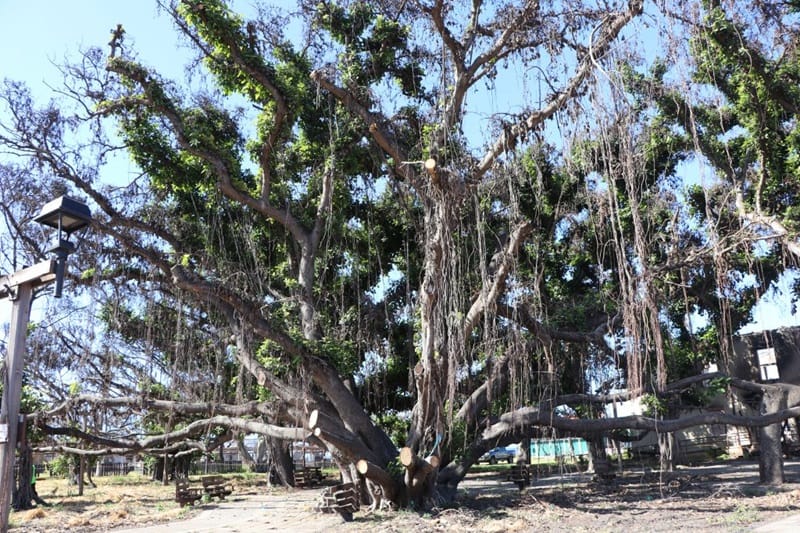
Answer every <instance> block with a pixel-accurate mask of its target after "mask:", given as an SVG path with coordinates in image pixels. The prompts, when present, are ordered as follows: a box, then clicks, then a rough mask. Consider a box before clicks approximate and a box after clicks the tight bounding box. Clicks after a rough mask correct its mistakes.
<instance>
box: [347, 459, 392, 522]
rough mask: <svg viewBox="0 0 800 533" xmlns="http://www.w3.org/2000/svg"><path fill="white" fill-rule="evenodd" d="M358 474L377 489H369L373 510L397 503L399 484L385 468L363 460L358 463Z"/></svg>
mask: <svg viewBox="0 0 800 533" xmlns="http://www.w3.org/2000/svg"><path fill="white" fill-rule="evenodd" d="M356 470H358V473H359V474H361V475H362V476H364V477H365V478H366V479H368V480H369V481H371V482H372V483H373V484H374V485H377V487H374V486H373V487H369V491H370V496H371V497H372V502H371V506H370V508H371V510H373V511H375V510H380V509H381V508H382V507H384V506H385V502H384V501H387V502H392V503H395V504H396V503H398V502H397V499H398V498H397V495H398V485H397V482H396V481H395V480H394V479H393V478H392V476H390V475H389V473H388V472H387V471H386V470H384V469H383V468H381V467H379V466H378V465H376V464H374V463H370V462H369V461H367V460H366V459H361V460H359V461H358V462H357V463H356Z"/></svg>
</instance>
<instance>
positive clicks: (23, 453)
mask: <svg viewBox="0 0 800 533" xmlns="http://www.w3.org/2000/svg"><path fill="white" fill-rule="evenodd" d="M17 464H18V466H19V471H18V474H17V483H16V484H15V485H14V490H13V496H12V504H11V506H12V507H13V508H14V509H16V510H17V511H19V510H22V509H30V508H31V507H33V500H34V493H33V489H32V487H31V480H32V477H33V453H32V452H31V448H30V447H29V446H27V445H23V447H22V449H21V450H20V453H19V455H18V456H17Z"/></svg>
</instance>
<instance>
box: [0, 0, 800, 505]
mask: <svg viewBox="0 0 800 533" xmlns="http://www.w3.org/2000/svg"><path fill="white" fill-rule="evenodd" d="M159 6H160V7H161V9H162V10H163V13H164V15H165V16H169V17H171V18H172V20H173V21H174V24H175V28H176V30H177V31H178V32H179V33H180V34H181V35H182V36H183V37H184V39H185V43H186V45H187V46H189V47H191V49H192V50H193V53H194V61H193V63H192V64H191V65H190V66H189V68H187V69H186V71H185V77H184V78H181V79H168V78H167V77H165V76H164V75H162V74H161V73H159V72H156V71H155V70H153V69H152V68H150V67H148V64H147V60H146V58H139V57H137V55H136V52H135V46H132V45H130V40H131V39H130V37H131V36H134V37H135V39H137V40H139V41H141V40H143V39H148V38H150V37H149V36H148V34H147V31H146V28H133V27H128V26H126V25H125V21H121V23H122V24H120V25H119V26H117V27H116V28H114V29H113V30H112V34H111V40H110V42H109V43H108V45H107V46H105V47H102V48H92V49H89V50H88V51H86V52H85V53H84V54H83V55H82V56H81V57H80V58H79V60H78V62H77V63H76V64H73V65H69V66H66V67H64V69H63V73H64V88H63V89H62V90H61V91H60V96H61V100H59V101H58V102H51V103H42V102H35V101H34V100H33V99H32V98H31V96H30V93H29V92H28V90H27V89H26V88H25V87H24V86H22V85H21V84H18V83H13V82H8V81H7V82H6V84H5V86H4V89H3V101H4V104H5V114H4V115H3V118H2V125H3V129H2V131H1V132H0V146H2V150H3V152H4V153H6V154H11V155H7V156H5V159H4V161H5V162H4V163H3V173H2V174H1V175H0V176H1V177H2V181H3V187H2V191H3V192H2V195H3V196H2V204H3V207H4V213H5V215H6V220H7V222H8V227H9V228H11V230H9V231H10V233H9V235H11V236H13V237H14V238H15V241H14V242H15V243H16V244H15V248H14V249H15V250H17V249H19V252H18V253H19V254H23V253H26V254H30V255H31V256H35V255H37V254H38V255H41V254H43V250H41V249H38V248H37V247H36V242H37V241H36V239H32V238H30V237H28V236H26V233H25V232H26V226H25V225H24V222H25V220H26V218H27V217H28V216H29V214H30V212H33V210H34V209H35V206H30V203H29V202H30V201H29V200H26V198H29V197H30V195H26V194H25V190H26V188H39V189H48V188H50V189H51V188H52V187H53V186H54V185H53V184H57V186H58V187H59V188H60V189H61V190H64V191H66V192H67V193H69V194H72V195H76V196H80V197H81V198H84V199H86V200H87V201H88V202H90V203H91V204H92V206H93V208H94V210H95V218H96V219H97V221H96V222H95V225H94V230H93V231H94V239H93V240H92V242H87V243H86V244H85V246H84V248H83V249H82V251H81V260H79V261H77V264H76V265H75V268H74V270H73V271H72V272H71V276H72V283H74V284H75V285H76V286H78V287H80V289H81V291H82V292H81V295H80V296H79V297H76V300H75V301H74V302H73V303H72V305H75V306H76V307H77V308H78V309H79V311H80V312H81V313H84V315H82V316H88V317H91V318H90V319H87V320H82V321H81V320H78V321H72V322H69V321H67V322H68V323H69V327H65V328H63V329H62V330H60V332H59V335H58V336H57V337H54V336H53V335H52V332H48V331H36V330H35V329H34V331H33V332H32V338H31V342H30V346H31V348H30V349H31V351H32V354H33V357H31V363H30V373H31V377H30V379H31V380H32V381H34V382H36V383H48V385H47V390H48V391H50V392H49V393H48V398H47V400H48V401H49V402H50V403H51V405H50V406H49V407H47V408H44V409H41V410H39V412H38V413H36V415H35V417H34V420H35V423H36V424H37V425H38V427H40V428H41V429H42V430H43V431H44V433H46V434H50V435H55V436H58V438H60V439H62V440H61V441H58V440H55V441H53V442H54V443H56V444H52V446H51V449H52V448H55V447H57V448H58V449H62V450H67V451H70V452H72V453H79V454H81V453H82V454H100V453H108V452H109V451H119V450H129V451H137V452H139V451H148V452H149V453H155V454H161V455H164V456H169V457H175V456H180V455H181V454H190V453H196V452H200V453H208V454H211V453H213V451H214V450H215V449H217V447H218V446H219V444H220V443H221V442H224V441H226V440H230V439H231V438H238V437H241V436H242V435H244V434H245V433H258V434H260V435H262V436H263V438H264V439H265V441H264V442H265V446H267V447H268V448H269V449H270V450H271V451H272V453H271V456H272V457H273V458H274V460H275V462H276V468H277V471H278V473H279V476H280V477H281V478H282V479H284V480H285V481H287V482H291V458H290V457H288V456H287V454H286V443H287V442H291V441H294V440H306V441H310V442H313V443H315V444H317V445H319V446H321V447H324V448H325V449H326V450H328V451H329V452H330V453H331V454H332V457H333V458H334V460H335V462H336V463H337V465H338V466H339V469H340V471H341V474H342V476H343V478H344V480H345V481H358V480H360V479H363V478H364V477H366V478H367V479H369V484H368V485H369V487H370V490H372V491H373V494H377V493H378V492H380V494H381V495H382V497H384V498H386V499H387V500H389V501H391V502H392V503H395V504H398V505H405V504H413V505H416V506H430V505H435V504H436V503H437V502H438V501H441V499H442V498H444V499H447V498H452V497H453V496H454V495H455V489H456V487H457V486H458V483H459V482H460V481H461V480H462V479H463V477H464V476H465V475H466V472H467V470H468V469H469V467H470V466H471V465H472V464H474V463H475V461H476V460H477V459H478V457H479V456H480V455H481V454H483V453H484V452H485V451H487V450H488V449H490V448H493V447H495V446H498V445H504V444H508V443H511V442H519V441H521V440H522V439H525V438H530V437H533V436H536V435H538V434H540V433H539V432H540V431H542V429H541V428H547V427H553V428H558V429H559V430H561V431H563V432H566V433H568V434H573V435H580V436H583V437H586V438H587V439H588V440H589V441H590V443H592V448H593V451H594V457H593V459H595V461H596V463H597V464H596V465H595V467H596V468H601V467H602V464H603V459H604V452H603V446H602V444H600V445H597V443H601V442H602V438H603V437H604V436H608V435H609V434H610V432H612V431H613V430H617V429H624V428H628V429H639V430H658V431H659V432H660V433H661V434H662V441H661V450H662V457H663V460H664V464H665V465H667V466H668V465H669V463H670V461H671V459H672V458H671V455H670V449H671V444H670V433H671V432H672V431H674V430H677V429H680V428H681V427H686V424H691V423H701V422H702V423H706V422H713V421H715V420H716V421H721V422H724V423H730V424H742V425H751V426H753V427H760V426H767V425H769V424H774V423H776V422H779V421H780V420H782V419H785V418H788V417H790V416H793V415H795V414H796V413H795V411H792V409H791V408H792V407H793V406H794V404H795V403H796V400H794V396H793V389H791V387H789V386H788V385H787V386H782V385H780V384H778V385H775V387H776V388H775V389H774V390H775V391H777V392H775V394H777V395H778V396H780V397H781V398H783V400H782V401H778V402H777V403H774V402H773V404H770V405H771V407H769V409H767V411H765V412H766V414H768V415H769V417H766V418H764V417H759V416H752V417H737V416H733V415H726V414H716V415H707V416H706V418H703V419H702V420H699V419H697V420H693V421H691V420H690V421H689V422H687V421H686V419H680V420H678V419H676V418H674V417H675V415H676V414H677V412H676V411H675V409H676V408H677V407H676V405H677V404H678V403H679V400H680V398H681V395H682V394H684V393H686V391H688V390H690V389H693V388H698V387H700V388H702V387H703V386H704V384H707V383H708V381H707V379H705V378H702V377H700V378H694V377H693V376H696V375H697V374H699V373H701V372H702V370H703V368H704V367H705V365H706V364H707V363H710V362H716V363H718V364H719V368H720V369H722V371H723V372H724V371H725V370H726V369H728V368H730V366H729V365H730V364H731V358H732V357H733V351H732V347H731V346H732V344H731V343H732V339H733V336H734V335H735V334H736V332H737V331H738V329H739V328H740V327H741V326H742V325H744V324H745V323H747V322H748V321H749V320H750V318H751V312H752V309H753V306H754V305H755V304H756V303H757V302H758V301H759V299H760V297H761V296H762V295H763V294H765V293H766V292H767V290H768V288H769V287H770V286H771V284H773V283H775V282H777V281H778V280H780V279H783V278H782V276H783V275H784V273H785V272H787V271H790V270H791V268H792V266H793V265H794V261H795V259H796V257H797V253H798V252H797V249H798V248H797V247H798V243H797V239H796V235H797V234H796V228H797V223H798V222H797V221H798V217H797V213H796V207H795V206H796V203H797V202H796V198H795V195H796V194H797V190H798V187H797V180H798V179H800V174H798V168H797V165H798V164H800V163H798V162H799V161H800V158H798V157H797V154H798V148H800V147H798V144H797V143H798V139H799V138H800V137H798V135H797V131H796V128H797V107H796V102H798V101H800V99H798V96H800V95H798V94H797V93H798V86H800V85H798V81H800V80H798V77H800V69H799V67H798V65H800V63H798V58H797V55H796V54H797V46H796V45H797V43H796V40H797V37H796V36H797V35H800V34H799V33H798V32H797V31H795V30H796V28H795V27H794V26H793V25H794V24H795V21H796V17H795V18H793V12H794V11H793V10H794V9H795V8H794V7H793V4H792V3H786V4H785V5H781V6H766V5H762V4H761V3H755V4H753V5H751V4H750V3H742V2H729V3H724V2H700V3H694V2H678V3H675V5H672V3H668V2H646V1H644V0H628V1H620V0H598V1H595V2H583V1H572V0H561V1H552V2H551V1H528V0H514V1H503V2H483V1H480V0H473V1H472V2H444V1H441V0H377V1H369V0H364V1H350V0H342V1H338V2H334V1H327V0H323V1H320V2H317V3H313V2H306V1H301V2H298V5H297V6H296V9H295V10H294V11H291V12H290V11H281V10H279V9H278V8H276V7H274V6H272V5H271V4H269V3H264V4H263V5H259V6H257V9H256V11H255V12H253V11H252V10H251V12H250V13H249V14H248V15H247V16H242V15H238V14H236V13H235V12H234V10H233V9H232V8H231V7H230V6H229V5H228V4H227V3H226V2H223V1H222V0H181V1H174V2H169V1H163V2H159ZM237 7H241V6H238V4H237ZM764 28H768V30H764ZM98 31H99V32H101V31H104V29H102V28H100V29H98ZM121 154H124V157H122V156H121ZM12 156H13V157H12ZM120 169H122V170H123V172H122V174H123V175H115V176H113V177H112V176H109V172H111V171H112V170H116V171H119V170H120ZM21 181H24V182H26V185H25V187H22V186H20V185H19V184H20V182H21ZM26 210H27V211H26ZM4 252H5V250H4ZM15 253H17V252H15ZM6 254H8V252H6ZM8 257H9V256H8V255H7V256H6V259H8ZM84 302H90V303H89V304H85V303H84ZM77 313H78V311H76V314H77ZM66 345H68V346H71V348H70V349H71V350H72V353H71V354H70V355H71V356H70V357H67V356H66V355H65V353H64V351H63V350H64V348H63V346H66ZM65 368H66V369H67V370H68V371H69V372H68V378H67V380H69V379H73V380H74V381H73V386H72V387H70V386H69V385H67V384H65V383H64V382H63V380H64V369H65ZM59 376H60V378H59ZM722 377H724V374H723V375H722ZM57 378H58V379H61V380H62V382H61V383H60V384H59V383H56V379H57ZM76 383H79V384H80V386H77V385H74V384H76ZM736 383H737V382H734V381H730V380H728V381H724V385H725V387H729V386H733V385H736ZM739 385H741V386H743V387H755V388H756V389H758V388H759V386H757V385H754V384H752V383H750V384H748V383H743V382H742V383H739ZM759 390H761V391H762V393H764V390H766V389H763V388H762V389H759ZM770 390H772V389H770ZM770 394H771V393H770ZM642 395H649V396H650V397H652V398H654V399H655V402H656V403H657V404H659V405H660V406H661V407H659V409H657V410H656V414H651V415H642V416H634V417H626V418H616V419H615V418H608V417H606V414H605V410H604V407H603V405H604V403H605V402H606V401H611V400H612V399H621V398H632V397H639V396H642ZM764 395H765V396H769V394H766V393H764ZM676 401H677V403H676ZM776 406H777V407H776ZM709 417H710V418H709ZM714 417H716V418H714ZM770 417H771V418H770ZM77 421H80V423H78V422H77ZM132 423H133V424H135V425H136V426H137V427H138V428H139V429H138V434H137V435H131V432H130V431H127V430H126V431H123V429H122V428H126V427H129V425H130V424H132ZM78 428H80V429H78ZM64 439H68V441H67V440H64ZM59 442H60V443H59Z"/></svg>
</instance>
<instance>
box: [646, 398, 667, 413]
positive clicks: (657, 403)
mask: <svg viewBox="0 0 800 533" xmlns="http://www.w3.org/2000/svg"><path fill="white" fill-rule="evenodd" d="M642 408H643V411H644V415H645V416H649V417H653V418H660V417H662V416H664V415H665V414H667V404H666V401H665V400H664V399H662V398H659V397H658V396H656V395H655V394H645V395H643V396H642Z"/></svg>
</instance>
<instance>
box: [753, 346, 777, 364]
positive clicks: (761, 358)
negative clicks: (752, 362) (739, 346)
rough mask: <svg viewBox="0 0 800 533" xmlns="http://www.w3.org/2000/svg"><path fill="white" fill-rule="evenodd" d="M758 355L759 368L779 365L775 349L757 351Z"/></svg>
mask: <svg viewBox="0 0 800 533" xmlns="http://www.w3.org/2000/svg"><path fill="white" fill-rule="evenodd" d="M756 354H757V355H758V364H759V366H764V365H774V364H775V363H777V361H776V360H775V348H764V349H763V350H757V351H756Z"/></svg>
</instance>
